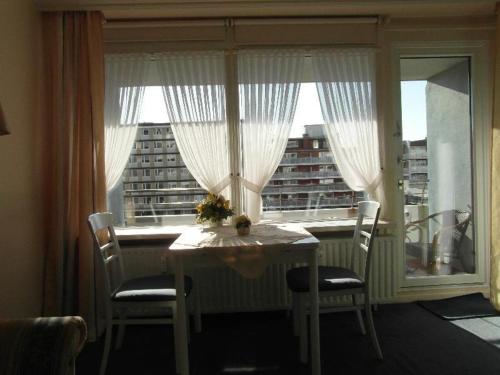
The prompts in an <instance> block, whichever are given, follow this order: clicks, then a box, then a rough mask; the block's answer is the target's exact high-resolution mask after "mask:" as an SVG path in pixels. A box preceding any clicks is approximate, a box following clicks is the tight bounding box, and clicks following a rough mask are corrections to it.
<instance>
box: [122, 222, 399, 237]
mask: <svg viewBox="0 0 500 375" xmlns="http://www.w3.org/2000/svg"><path fill="white" fill-rule="evenodd" d="M272 222H277V221H273V220H263V221H261V223H272ZM287 222H288V223H293V224H301V225H302V226H303V227H304V228H305V229H307V230H308V231H309V232H310V233H311V234H313V235H321V236H325V235H328V234H334V233H335V234H339V233H342V232H351V231H353V230H354V227H355V226H356V218H346V219H341V218H339V219H336V218H335V219H332V220H324V219H323V220H314V219H311V220H288V221H287ZM197 225H199V224H188V225H164V226H144V227H116V228H115V232H116V236H117V237H118V240H120V241H153V240H154V241H158V240H172V239H176V238H177V237H178V236H179V235H181V234H182V233H183V232H184V231H186V230H188V229H190V228H193V227H195V226H197ZM390 226H391V223H390V222H388V221H385V220H379V222H378V229H379V230H383V231H385V230H386V229H388V228H390Z"/></svg>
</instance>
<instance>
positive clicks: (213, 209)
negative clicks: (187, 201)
mask: <svg viewBox="0 0 500 375" xmlns="http://www.w3.org/2000/svg"><path fill="white" fill-rule="evenodd" d="M196 211H197V213H196V221H197V222H198V223H204V222H206V221H209V222H211V223H217V222H220V221H222V220H224V219H227V218H228V217H230V216H232V215H234V211H233V209H232V208H231V207H230V202H229V200H227V199H226V198H224V196H223V195H222V194H219V195H217V194H212V193H208V195H207V196H206V198H205V199H203V200H202V201H201V202H200V203H199V204H198V205H197V206H196Z"/></svg>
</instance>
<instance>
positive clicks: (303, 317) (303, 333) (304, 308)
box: [296, 293, 309, 363]
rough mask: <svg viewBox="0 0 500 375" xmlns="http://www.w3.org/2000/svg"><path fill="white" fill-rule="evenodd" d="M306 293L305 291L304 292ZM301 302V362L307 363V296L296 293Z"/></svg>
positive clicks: (299, 302)
mask: <svg viewBox="0 0 500 375" xmlns="http://www.w3.org/2000/svg"><path fill="white" fill-rule="evenodd" d="M304 294H305V293H304ZM296 295H297V297H298V298H297V299H298V300H299V301H298V304H299V309H298V310H299V314H298V315H299V332H300V334H299V340H300V362H302V363H307V361H308V349H309V348H308V337H309V335H308V329H307V306H306V304H307V297H306V296H303V295H300V294H299V293H297V294H296Z"/></svg>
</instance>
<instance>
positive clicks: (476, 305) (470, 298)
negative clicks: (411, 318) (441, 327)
mask: <svg viewBox="0 0 500 375" xmlns="http://www.w3.org/2000/svg"><path fill="white" fill-rule="evenodd" d="M418 304H419V305H420V306H422V307H423V308H424V309H426V310H428V311H430V312H432V313H433V314H435V315H437V316H439V317H440V318H442V319H445V320H457V319H472V318H483V317H487V316H495V315H499V314H498V312H497V311H496V310H495V309H494V308H493V306H492V305H491V304H490V301H489V300H488V299H486V298H484V297H483V295H482V294H481V293H473V294H468V295H465V296H459V297H452V298H446V299H440V300H434V301H419V302H418Z"/></svg>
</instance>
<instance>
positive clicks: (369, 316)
mask: <svg viewBox="0 0 500 375" xmlns="http://www.w3.org/2000/svg"><path fill="white" fill-rule="evenodd" d="M365 313H366V319H367V321H368V332H369V333H370V338H371V340H372V345H373V348H374V349H375V352H376V353H377V357H378V358H379V359H383V358H384V357H383V355H382V350H381V349H380V345H379V342H378V339H377V332H375V325H374V324H373V316H372V309H371V303H370V296H369V293H368V292H367V293H365Z"/></svg>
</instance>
